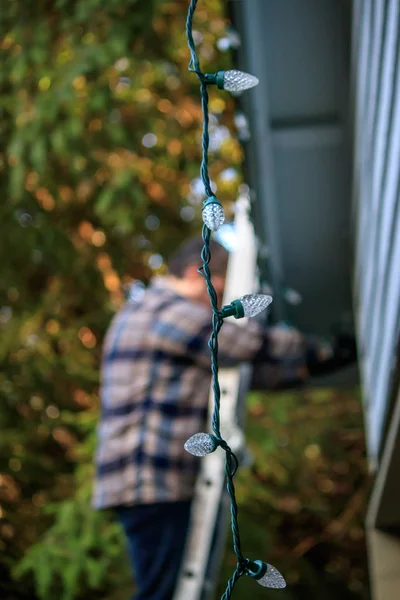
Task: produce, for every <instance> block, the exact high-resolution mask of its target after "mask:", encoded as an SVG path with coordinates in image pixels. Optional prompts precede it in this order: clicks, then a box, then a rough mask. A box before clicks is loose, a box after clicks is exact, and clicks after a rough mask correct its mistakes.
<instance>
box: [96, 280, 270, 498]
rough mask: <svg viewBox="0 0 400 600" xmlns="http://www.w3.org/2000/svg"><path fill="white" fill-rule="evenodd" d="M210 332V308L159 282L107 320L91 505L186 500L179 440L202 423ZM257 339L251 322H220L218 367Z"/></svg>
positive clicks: (253, 348)
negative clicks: (100, 411)
mask: <svg viewBox="0 0 400 600" xmlns="http://www.w3.org/2000/svg"><path fill="white" fill-rule="evenodd" d="M210 333H211V312H210V310H209V309H207V308H206V307H203V306H202V305H200V304H195V303H193V302H190V301H188V300H187V299H185V298H183V297H181V296H178V295H177V294H176V293H175V292H174V291H172V290H171V289H170V288H169V287H168V286H167V285H165V284H161V283H156V284H153V285H152V286H151V287H149V288H148V289H147V290H146V292H145V293H144V296H143V298H142V299H141V300H140V302H137V303H127V304H126V305H125V306H124V307H123V309H122V310H121V311H120V312H119V313H118V314H117V315H116V316H115V317H114V320H113V322H112V324H111V326H110V328H109V330H108V333H107V336H106V339H105V345H104V355H103V366H102V384H101V405H102V406H101V408H102V414H101V419H100V423H99V427H98V448H97V454H96V467H97V474H96V481H95V490H94V498H93V505H94V507H96V508H107V507H111V506H118V505H133V504H146V503H155V502H169V501H176V500H185V499H189V498H191V497H192V495H193V491H194V484H195V479H196V475H197V471H198V468H199V464H200V461H199V459H198V458H196V457H194V456H192V455H191V454H189V453H188V452H186V451H185V450H184V447H183V445H184V443H185V441H186V440H187V439H188V438H189V437H190V436H191V435H193V434H194V433H197V432H199V431H202V430H204V428H205V426H206V417H207V406H208V395H209V387H210V377H211V375H210V373H211V372H210V352H209V349H208V346H207V342H208V339H209V336H210ZM262 340H263V335H262V329H261V327H260V326H259V325H258V324H257V323H254V322H252V323H249V324H248V325H247V326H246V327H240V328H239V327H238V326H237V325H235V324H233V323H231V322H225V323H224V326H223V327H222V329H221V332H220V335H219V357H220V365H221V366H232V365H234V364H237V363H238V362H241V361H248V360H251V359H252V358H253V357H254V356H255V355H256V354H257V351H258V350H259V348H260V347H261V345H262Z"/></svg>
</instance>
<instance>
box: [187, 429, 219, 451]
mask: <svg viewBox="0 0 400 600" xmlns="http://www.w3.org/2000/svg"><path fill="white" fill-rule="evenodd" d="M216 447H217V443H216V440H215V437H214V436H213V435H210V434H209V433H195V434H194V435H192V437H191V438H189V439H188V440H187V441H186V442H185V445H184V448H185V450H186V451H187V452H189V454H193V456H206V455H207V454H211V452H214V450H215V448H216Z"/></svg>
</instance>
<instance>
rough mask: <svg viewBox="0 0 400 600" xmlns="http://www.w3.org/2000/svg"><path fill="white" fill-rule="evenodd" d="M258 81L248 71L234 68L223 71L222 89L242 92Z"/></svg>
mask: <svg viewBox="0 0 400 600" xmlns="http://www.w3.org/2000/svg"><path fill="white" fill-rule="evenodd" d="M258 83H259V80H258V78H257V77H254V75H250V73H244V72H243V71H236V69H232V70H231V71H225V72H224V79H223V89H224V90H227V91H228V92H243V91H244V90H248V89H250V88H252V87H254V86H255V85H258Z"/></svg>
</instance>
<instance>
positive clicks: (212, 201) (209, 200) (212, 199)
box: [202, 196, 222, 210]
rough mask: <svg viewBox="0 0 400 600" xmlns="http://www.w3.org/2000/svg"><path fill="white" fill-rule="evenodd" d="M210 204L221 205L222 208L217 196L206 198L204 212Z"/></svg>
mask: <svg viewBox="0 0 400 600" xmlns="http://www.w3.org/2000/svg"><path fill="white" fill-rule="evenodd" d="M209 204H219V205H220V206H222V204H221V202H220V201H219V200H218V198H216V197H215V196H209V197H208V198H206V199H205V200H204V202H203V208H202V210H204V209H205V208H206V206H208V205H209Z"/></svg>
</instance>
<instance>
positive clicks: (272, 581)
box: [257, 564, 286, 590]
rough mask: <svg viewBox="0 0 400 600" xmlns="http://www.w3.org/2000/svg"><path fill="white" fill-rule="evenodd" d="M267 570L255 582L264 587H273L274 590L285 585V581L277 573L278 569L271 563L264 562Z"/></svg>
mask: <svg viewBox="0 0 400 600" xmlns="http://www.w3.org/2000/svg"><path fill="white" fill-rule="evenodd" d="M266 567H267V570H266V571H265V573H264V575H263V576H262V577H261V578H260V579H257V583H259V584H260V585H262V586H263V587H266V588H273V589H275V590H282V589H283V588H285V587H286V581H285V580H284V578H283V577H282V575H281V574H280V573H279V571H278V569H275V567H273V566H272V565H269V564H266Z"/></svg>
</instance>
